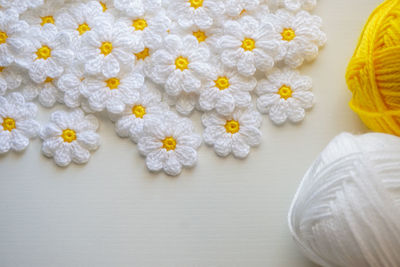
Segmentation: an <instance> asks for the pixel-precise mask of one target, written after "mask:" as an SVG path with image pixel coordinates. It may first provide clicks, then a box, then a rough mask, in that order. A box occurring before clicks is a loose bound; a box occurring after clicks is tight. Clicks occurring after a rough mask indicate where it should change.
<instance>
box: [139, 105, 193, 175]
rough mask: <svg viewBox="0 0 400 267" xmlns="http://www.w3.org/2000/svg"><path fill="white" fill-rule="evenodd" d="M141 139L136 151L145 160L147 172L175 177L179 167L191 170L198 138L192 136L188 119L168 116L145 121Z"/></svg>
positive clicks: (153, 117) (180, 169) (169, 114)
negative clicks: (159, 172) (161, 171)
mask: <svg viewBox="0 0 400 267" xmlns="http://www.w3.org/2000/svg"><path fill="white" fill-rule="evenodd" d="M143 131H144V133H143V136H142V137H141V138H140V139H139V143H138V148H139V151H140V153H141V154H142V155H144V156H145V157H146V165H147V168H148V169H149V170H150V171H155V172H156V171H160V170H164V172H165V173H167V174H168V175H174V176H175V175H178V174H179V173H181V171H182V166H183V167H192V166H194V165H195V164H196V161H197V149H198V147H199V146H200V145H201V137H200V136H199V135H198V134H196V133H194V128H193V124H192V122H191V121H190V120H189V119H186V118H179V117H178V116H177V115H175V114H172V113H170V112H169V113H168V114H165V115H164V116H151V118H148V119H147V120H146V121H145V124H144V130H143Z"/></svg>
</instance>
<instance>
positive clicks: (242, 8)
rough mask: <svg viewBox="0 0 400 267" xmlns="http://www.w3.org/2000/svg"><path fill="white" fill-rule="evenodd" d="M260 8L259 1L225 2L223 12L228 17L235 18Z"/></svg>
mask: <svg viewBox="0 0 400 267" xmlns="http://www.w3.org/2000/svg"><path fill="white" fill-rule="evenodd" d="M259 8H260V1H259V0H225V11H226V14H227V15H228V16H231V17H237V16H239V15H240V14H244V13H246V12H251V11H255V10H257V9H259Z"/></svg>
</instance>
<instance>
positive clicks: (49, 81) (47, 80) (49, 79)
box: [44, 77, 54, 83]
mask: <svg viewBox="0 0 400 267" xmlns="http://www.w3.org/2000/svg"><path fill="white" fill-rule="evenodd" d="M53 80H54V79H53V78H50V77H47V78H46V80H44V82H45V83H51V82H53Z"/></svg>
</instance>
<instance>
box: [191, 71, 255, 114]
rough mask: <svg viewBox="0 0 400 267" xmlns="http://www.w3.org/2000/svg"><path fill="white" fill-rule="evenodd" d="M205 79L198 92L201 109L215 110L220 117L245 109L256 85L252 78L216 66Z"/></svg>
mask: <svg viewBox="0 0 400 267" xmlns="http://www.w3.org/2000/svg"><path fill="white" fill-rule="evenodd" d="M210 74H211V75H210V76H209V77H207V81H206V82H205V84H204V86H203V89H202V90H201V92H200V98H199V104H200V107H201V109H203V110H205V111H210V110H212V109H215V110H216V111H217V112H218V113H219V114H221V115H225V116H227V115H229V114H231V113H232V112H233V110H234V109H235V107H238V108H245V107H248V106H249V105H250V103H251V96H250V93H249V92H250V91H252V90H253V89H254V88H255V87H256V84H257V80H256V79H255V78H254V77H245V76H243V75H240V74H239V73H238V72H237V71H234V70H229V69H227V68H224V67H223V66H220V65H217V67H215V69H214V70H213V71H212V72H211V73H210Z"/></svg>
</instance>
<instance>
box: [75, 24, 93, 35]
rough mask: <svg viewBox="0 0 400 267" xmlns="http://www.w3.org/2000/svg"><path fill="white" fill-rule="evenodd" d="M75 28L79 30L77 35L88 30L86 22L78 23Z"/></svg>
mask: <svg viewBox="0 0 400 267" xmlns="http://www.w3.org/2000/svg"><path fill="white" fill-rule="evenodd" d="M76 30H77V31H78V32H79V35H82V34H84V33H85V32H87V31H90V27H89V25H87V24H86V23H83V24H81V25H79V26H78V28H77V29H76Z"/></svg>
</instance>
